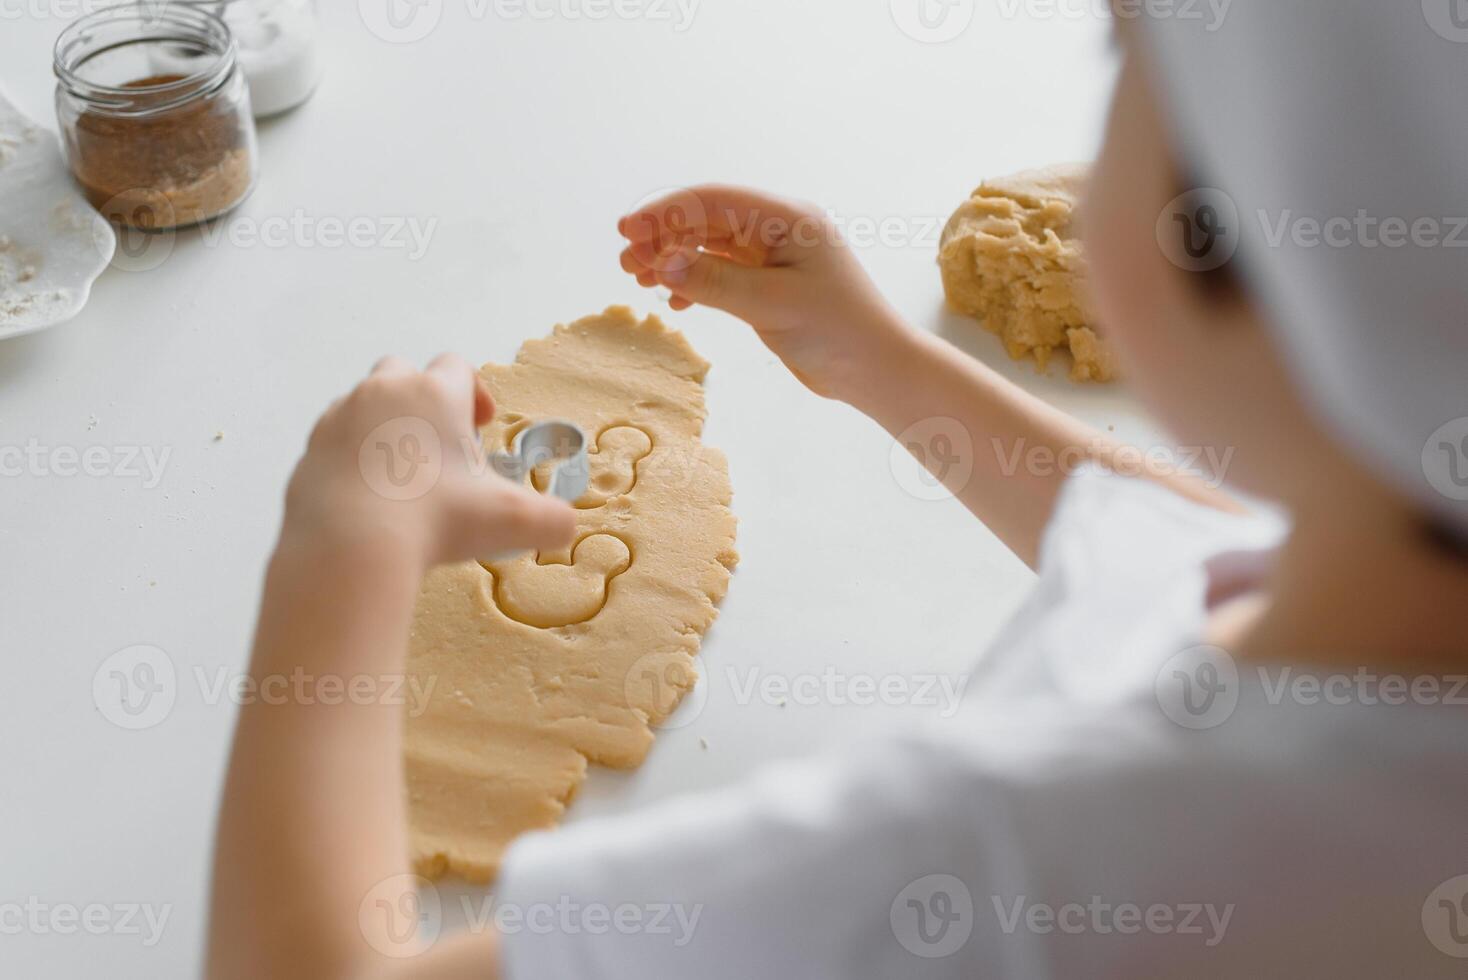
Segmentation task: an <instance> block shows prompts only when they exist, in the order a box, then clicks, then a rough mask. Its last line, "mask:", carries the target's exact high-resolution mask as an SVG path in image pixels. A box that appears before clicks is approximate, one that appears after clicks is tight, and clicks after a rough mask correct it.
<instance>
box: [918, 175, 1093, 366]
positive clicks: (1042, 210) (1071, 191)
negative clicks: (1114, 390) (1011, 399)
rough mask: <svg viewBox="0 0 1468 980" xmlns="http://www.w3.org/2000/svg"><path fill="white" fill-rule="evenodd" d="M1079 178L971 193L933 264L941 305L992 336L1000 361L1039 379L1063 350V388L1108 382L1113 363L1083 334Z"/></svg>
mask: <svg viewBox="0 0 1468 980" xmlns="http://www.w3.org/2000/svg"><path fill="white" fill-rule="evenodd" d="M1089 173H1090V167H1089V165H1087V164H1066V165H1060V166H1054V167H1046V168H1044V169H1040V170H1030V171H1025V172H1023V173H1018V174H1014V175H1012V176H1009V177H1002V178H998V179H995V180H988V181H985V182H984V183H982V184H980V185H979V187H978V189H977V190H975V191H974V192H973V195H972V196H971V197H970V198H969V199H968V200H967V201H965V202H964V203H963V204H962V205H960V206H959V208H958V210H957V211H956V212H954V215H953V217H952V218H950V219H949V221H948V227H947V228H946V229H944V231H943V242H942V246H941V249H940V251H939V255H938V264H939V266H940V267H941V269H942V272H943V289H944V292H945V293H947V295H948V302H949V303H950V304H951V305H952V306H953V307H954V308H955V309H957V310H959V311H960V312H963V313H966V314H968V315H969V316H974V317H978V318H979V319H980V320H982V321H983V323H984V326H985V327H987V328H988V329H989V330H991V331H993V332H994V333H996V334H998V335H999V336H1000V338H1001V339H1002V340H1003V341H1004V347H1005V350H1007V351H1008V352H1009V356H1010V357H1012V358H1015V359H1016V360H1019V359H1021V358H1024V357H1027V356H1028V357H1033V358H1034V360H1035V363H1036V365H1037V366H1038V367H1039V369H1040V370H1041V371H1044V370H1045V368H1046V366H1047V364H1048V363H1049V360H1050V355H1051V354H1052V353H1053V352H1054V351H1056V350H1069V351H1070V354H1071V365H1072V366H1071V371H1070V376H1071V379H1072V380H1073V381H1110V380H1112V379H1113V378H1114V377H1115V376H1116V359H1115V356H1114V355H1113V353H1112V351H1111V350H1110V348H1109V347H1108V346H1107V345H1106V343H1105V342H1104V341H1103V340H1102V339H1101V338H1100V337H1098V336H1097V335H1096V332H1095V330H1094V329H1093V327H1092V324H1093V322H1094V318H1093V316H1092V312H1091V309H1090V305H1089V303H1088V301H1087V298H1086V261H1085V255H1084V252H1083V251H1082V248H1081V242H1080V239H1079V237H1078V236H1077V234H1076V230H1075V213H1076V207H1077V205H1078V204H1079V203H1080V198H1081V194H1082V192H1083V190H1084V187H1085V183H1086V179H1087V177H1088V176H1089Z"/></svg>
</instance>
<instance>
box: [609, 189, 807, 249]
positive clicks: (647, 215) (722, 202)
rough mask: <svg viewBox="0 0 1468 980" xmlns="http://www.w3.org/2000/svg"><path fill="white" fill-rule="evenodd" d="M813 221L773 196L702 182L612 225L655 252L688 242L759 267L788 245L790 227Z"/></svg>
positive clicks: (798, 207)
mask: <svg viewBox="0 0 1468 980" xmlns="http://www.w3.org/2000/svg"><path fill="white" fill-rule="evenodd" d="M813 220H816V219H815V215H814V214H813V213H812V211H811V210H810V209H809V208H806V207H804V206H802V205H799V204H795V203H793V202H790V201H786V200H784V199H783V198H779V197H775V196H774V195H770V194H765V193H763V192H760V191H754V190H750V189H749V188H744V187H730V186H727V185H723V184H704V185H701V186H698V187H690V188H687V189H684V190H679V191H674V192H672V193H671V194H667V195H665V196H663V197H661V198H658V199H657V200H654V201H651V202H649V203H648V204H646V205H644V206H643V207H641V208H638V209H637V210H636V211H634V212H633V213H631V214H629V215H627V216H625V217H624V218H622V219H621V220H620V221H618V222H617V230H618V231H620V232H621V233H622V235H623V236H624V237H625V238H627V240H628V241H631V242H632V243H634V244H650V245H652V246H653V248H654V250H658V251H661V250H665V249H667V248H668V247H670V246H681V245H686V244H688V243H690V242H692V243H694V244H698V245H702V246H705V247H708V248H712V249H713V250H714V251H720V252H724V253H725V254H728V255H735V256H737V257H739V258H740V259H741V260H745V261H758V262H759V263H760V264H763V262H764V261H765V260H767V259H768V258H770V257H771V256H772V255H776V254H777V253H779V252H780V250H782V249H784V248H785V247H787V246H788V244H789V241H790V236H791V232H792V230H793V229H794V228H796V227H797V226H798V225H799V224H800V223H801V222H806V221H813ZM720 244H722V245H725V246H727V247H717V245H720Z"/></svg>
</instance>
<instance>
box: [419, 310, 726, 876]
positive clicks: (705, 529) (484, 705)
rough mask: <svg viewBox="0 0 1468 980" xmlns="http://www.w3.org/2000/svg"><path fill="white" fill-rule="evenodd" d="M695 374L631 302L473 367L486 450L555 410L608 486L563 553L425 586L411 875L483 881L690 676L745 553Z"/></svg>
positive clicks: (667, 333) (440, 572) (635, 748)
mask: <svg viewBox="0 0 1468 980" xmlns="http://www.w3.org/2000/svg"><path fill="white" fill-rule="evenodd" d="M707 371H708V362H706V361H704V360H703V359H702V358H701V357H699V356H698V354H697V353H695V352H694V350H693V348H692V347H690V346H689V344H688V342H687V341H686V340H685V339H684V338H683V336H682V335H681V334H679V333H676V332H674V331H671V330H669V329H668V328H667V327H665V326H664V325H663V324H662V323H661V322H660V321H659V320H657V318H655V317H649V318H647V319H646V320H644V321H642V322H638V320H637V319H636V318H635V317H634V316H633V315H632V312H631V311H630V310H628V309H626V308H625V307H614V308H612V309H609V310H607V311H606V312H605V313H603V314H601V315H600V316H593V317H587V318H586V319H583V320H578V321H577V322H575V323H572V324H570V325H569V326H558V327H556V329H555V332H554V333H553V334H552V335H551V336H550V337H547V338H544V339H540V340H531V341H527V342H526V343H525V344H524V345H523V346H522V347H521V348H520V353H519V356H518V357H517V358H516V360H515V363H513V364H510V365H488V366H486V367H485V368H484V369H483V370H482V372H481V375H482V377H483V378H484V380H485V382H486V383H487V384H488V385H489V388H490V390H491V392H493V394H494V399H495V404H496V405H497V406H499V411H500V414H499V415H498V417H497V418H496V419H495V421H494V422H492V423H491V424H490V425H489V426H488V427H486V429H485V431H484V432H483V433H482V436H483V439H484V444H485V445H486V446H487V447H502V446H504V445H505V444H506V436H507V435H511V436H512V435H513V433H514V432H515V431H518V430H519V429H522V428H523V427H524V426H525V425H527V424H529V422H530V421H532V420H535V419H552V418H556V419H565V420H566V421H569V422H574V423H576V424H577V425H579V426H581V428H582V429H583V430H584V431H586V432H588V433H593V432H594V433H598V446H597V449H598V452H597V453H596V454H595V455H594V456H592V457H591V458H592V460H593V483H595V481H596V476H597V475H598V473H599V472H609V473H611V474H612V475H613V477H615V480H613V479H611V478H608V480H606V481H603V486H602V487H601V488H599V489H598V490H597V492H598V493H601V494H604V495H605V499H604V500H603V502H602V503H601V504H600V505H599V506H592V507H587V508H584V509H580V510H578V511H577V515H576V516H577V538H578V539H579V541H580V544H579V545H578V546H577V547H576V549H575V550H574V552H573V553H563V554H560V555H554V554H549V553H546V554H542V555H540V556H539V558H538V559H536V558H530V557H528V556H526V557H523V558H521V559H516V560H514V561H511V562H489V563H488V564H489V566H490V568H488V569H487V568H485V567H484V566H482V565H480V564H479V563H477V562H464V563H461V564H455V565H447V566H443V567H441V568H437V569H434V570H433V571H432V572H431V573H429V575H428V577H427V578H426V579H425V581H424V584H423V588H422V591H421V593H420V595H419V599H418V608H417V611H416V613H415V615H414V621H413V629H412V635H411V638H410V646H409V658H408V668H409V670H410V671H412V672H413V674H414V675H415V676H416V677H417V678H418V679H419V681H420V683H422V684H423V685H424V687H423V689H424V690H428V691H430V692H431V693H430V696H429V697H428V699H427V702H426V704H425V705H422V706H415V707H418V708H419V710H415V711H412V712H409V713H408V716H407V718H406V720H405V725H404V734H403V751H404V762H405V767H406V780H407V795H408V806H409V815H410V822H411V833H412V852H413V862H414V866H415V868H416V869H417V870H418V871H419V873H421V874H424V875H427V876H430V877H436V876H438V875H441V874H444V873H448V872H453V873H456V874H459V875H462V876H464V877H466V878H468V879H470V880H472V881H488V880H490V879H492V878H493V877H494V876H495V874H496V873H497V871H498V869H499V863H500V859H501V856H502V855H503V853H504V850H505V848H506V847H507V846H508V845H509V843H510V841H512V840H513V839H514V838H515V837H516V836H517V835H519V834H521V833H523V832H525V831H528V830H536V829H545V828H549V827H553V826H555V824H556V823H557V822H559V820H560V818H561V816H562V815H563V814H564V812H565V809H566V806H567V805H568V804H569V802H570V800H571V798H572V797H573V796H574V795H575V793H576V790H577V788H578V787H579V786H580V785H581V782H582V780H583V779H584V778H585V776H586V768H587V764H588V762H592V763H596V764H598V765H604V766H611V767H614V768H619V769H631V768H634V767H636V766H637V765H639V764H640V763H641V762H642V760H643V759H644V758H645V757H646V755H647V752H648V749H649V748H650V747H651V745H652V741H653V726H655V725H657V724H659V723H660V722H662V721H663V720H664V719H665V718H666V717H667V716H668V715H669V714H670V713H671V712H672V711H673V710H675V709H676V708H677V707H678V704H679V702H680V701H681V699H682V697H683V695H684V694H686V693H687V691H688V690H690V689H691V688H692V687H693V684H694V682H695V681H696V679H697V671H696V667H695V663H694V655H695V654H696V653H697V652H698V648H699V644H700V641H701V638H702V635H703V633H704V632H705V631H706V630H707V629H708V628H709V626H710V625H711V624H712V623H713V621H714V618H715V616H716V615H717V608H716V606H715V603H717V602H718V601H719V600H720V599H722V598H723V596H724V593H725V591H726V590H727V588H728V583H729V575H730V570H731V569H732V568H733V567H734V564H735V562H736V561H737V560H738V555H737V554H736V553H735V550H734V529H735V522H734V515H733V514H732V513H731V512H730V510H729V502H730V489H729V475H728V465H727V463H726V462H725V460H724V456H723V454H722V453H720V452H718V451H717V450H715V449H711V448H709V447H707V446H704V445H703V443H702V442H701V440H700V438H699V437H700V433H701V432H702V429H703V420H704V416H705V410H704V398H703V377H704V375H705V373H706V372H707ZM622 429H632V430H635V431H636V432H638V433H640V434H641V435H642V436H643V437H644V438H645V439H646V440H647V442H646V450H647V451H646V454H645V455H643V456H641V457H640V458H633V457H635V456H636V453H637V452H638V451H640V450H638V445H639V443H638V442H637V440H636V439H635V437H634V436H633V435H632V434H631V433H627V432H620V431H618V430H622ZM607 436H610V437H611V439H610V440H608V439H607V438H606V437H607ZM598 456H606V459H605V460H602V461H599V462H598V461H597V457H598ZM629 459H630V460H631V461H630V463H629V462H628V460H629ZM632 477H635V479H631V478H632ZM624 482H625V483H626V486H627V489H626V490H621V487H622V486H623V483H624ZM618 491H620V492H618ZM618 548H622V549H625V556H626V559H627V564H626V566H625V568H624V569H623V570H621V571H619V572H615V573H614V572H612V571H611V570H610V569H614V568H615V567H616V566H617V564H618V560H617V559H618V557H619V555H620V554H621V553H620V552H618V553H616V554H614V552H616V551H617V549H618ZM588 549H589V550H588ZM583 563H585V564H584V566H583ZM532 566H533V567H532ZM493 568H498V569H499V575H500V577H499V578H498V579H497V577H496V574H495V572H493V571H491V570H490V569H493ZM501 579H502V581H501ZM497 585H499V587H500V588H499V590H498V591H499V599H496V592H497V589H496V586H497ZM588 612H589V613H590V615H589V616H583V614H585V613H588ZM526 620H528V621H529V622H527V621H526ZM563 620H564V621H565V622H564V623H562V621H563ZM572 620H579V621H576V622H572ZM536 623H545V624H552V625H545V626H542V625H535V624H536ZM648 677H656V678H661V682H660V683H656V684H654V683H650V682H648ZM430 681H431V682H432V684H433V686H432V687H431V688H430V687H428V684H429V683H430Z"/></svg>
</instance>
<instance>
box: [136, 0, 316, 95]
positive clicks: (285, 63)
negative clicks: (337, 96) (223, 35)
mask: <svg viewBox="0 0 1468 980" xmlns="http://www.w3.org/2000/svg"><path fill="white" fill-rule="evenodd" d="M186 2H189V3H192V4H194V5H196V6H198V7H200V8H202V9H205V10H208V11H209V12H211V13H213V14H216V15H217V16H219V17H221V18H222V19H223V20H224V23H225V24H226V25H227V26H228V27H229V29H230V31H231V33H233V34H234V38H235V43H236V44H237V45H238V60H239V66H240V70H241V71H243V72H244V74H245V81H246V83H248V85H249V87H250V106H251V108H252V110H253V112H254V113H255V117H256V118H261V117H264V116H273V115H275V114H276V113H280V112H285V111H286V110H287V109H294V108H295V107H296V106H298V105H300V104H301V103H302V102H305V101H306V100H307V99H309V98H310V97H311V93H312V92H314V91H315V90H316V83H317V82H318V81H320V79H321V57H320V52H319V47H320V34H321V28H320V22H319V21H318V20H317V17H316V4H315V0H186ZM188 57H189V55H188V54H187V53H186V52H185V51H184V50H183V49H181V48H180V49H177V50H172V49H167V50H164V51H161V52H160V53H159V55H158V56H157V59H156V60H158V61H159V62H160V63H159V64H157V65H155V66H154V67H155V70H157V71H160V72H183V71H185V69H186V68H187V65H186V62H187V59H188Z"/></svg>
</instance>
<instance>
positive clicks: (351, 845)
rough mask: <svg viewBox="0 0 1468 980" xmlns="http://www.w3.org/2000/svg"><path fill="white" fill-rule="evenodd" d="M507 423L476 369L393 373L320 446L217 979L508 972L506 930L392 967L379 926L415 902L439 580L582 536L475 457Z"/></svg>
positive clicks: (276, 589) (272, 598)
mask: <svg viewBox="0 0 1468 980" xmlns="http://www.w3.org/2000/svg"><path fill="white" fill-rule="evenodd" d="M492 411H493V406H492V404H491V402H490V400H489V394H488V392H487V391H486V390H485V389H484V387H483V384H482V383H481V382H480V381H479V380H478V378H477V377H476V375H475V373H474V371H473V370H472V368H470V367H469V365H468V364H466V363H465V362H464V361H462V360H460V359H458V358H450V357H444V358H439V359H438V360H436V361H435V362H434V363H433V364H431V365H430V366H429V367H428V369H427V370H426V371H423V372H419V371H417V370H414V369H413V368H411V367H409V366H408V365H407V364H405V363H403V362H401V361H398V360H396V359H389V360H386V361H383V362H382V363H380V364H379V365H378V366H377V367H376V368H375V369H374V370H373V373H372V375H371V377H369V378H368V379H367V380H366V381H364V382H362V384H361V385H359V386H358V387H357V389H356V390H355V391H353V392H352V394H351V395H349V396H348V397H347V398H345V399H343V400H342V401H340V402H338V403H337V404H335V405H333V406H332V407H331V408H330V409H329V410H328V411H327V413H326V415H325V416H324V417H323V418H322V420H321V422H320V423H319V424H318V425H317V427H316V430H315V431H314V432H313V433H312V435H311V441H310V445H309V446H308V447H307V451H306V455H305V457H304V458H303V459H302V461H301V463H300V465H299V467H297V469H296V473H295V475H294V477H293V478H292V480H291V485H290V489H289V491H288V493H287V498H286V518H285V524H284V527H283V529H282V532H281V537H280V543H279V545H278V547H277V549H276V553H275V555H274V557H273V558H272V560H271V563H270V569H269V572H268V575H267V579H266V585H265V598H264V603H263V606H262V608H261V612H260V622H259V627H258V632H257V635H256V638H255V648H254V655H253V659H252V661H251V676H252V677H253V679H254V680H255V681H256V682H257V683H258V684H260V685H261V687H260V688H259V690H260V692H261V696H260V697H258V698H255V699H252V700H251V702H250V703H248V704H246V705H245V706H244V707H243V709H242V710H241V712H240V719H239V728H238V731H237V733H236V737H235V745H234V754H233V757H232V759H231V762H230V768H229V777H228V781H227V783H226V786H225V793H224V802H223V806H222V811H221V815H220V822H219V837H218V842H217V853H216V856H215V866H214V885H213V904H212V910H211V915H210V929H209V959H208V975H209V977H211V978H250V980H258V978H261V977H273V978H293V977H302V978H312V980H315V978H333V980H334V978H356V977H363V978H383V980H390V978H394V977H399V976H402V977H406V976H413V977H423V978H439V977H443V978H451V977H452V978H458V977H463V978H470V977H475V978H479V977H493V976H496V975H497V969H498V968H497V951H496V950H495V949H494V939H493V937H492V936H491V935H488V934H484V935H478V936H469V937H463V938H460V939H455V940H445V941H444V942H441V943H438V944H437V945H435V946H434V948H433V949H432V950H431V951H429V952H427V953H424V954H423V955H420V956H416V957H413V958H411V959H403V960H395V959H394V958H393V957H392V956H390V955H384V953H383V952H382V951H383V950H386V951H388V952H389V953H391V952H393V951H394V950H395V948H396V947H395V941H396V942H401V936H392V935H389V934H387V929H388V926H389V924H390V921H389V919H388V917H387V916H386V915H379V914H377V912H378V911H379V910H380V909H399V908H403V906H401V905H399V904H398V903H399V902H402V901H411V896H410V895H409V893H410V892H411V891H412V885H411V882H410V880H409V877H408V874H409V871H410V868H409V865H408V839H407V827H406V820H405V814H404V799H403V774H402V743H401V723H402V713H403V704H402V701H401V699H400V697H399V696H398V693H397V692H399V691H400V690H401V689H402V688H401V686H400V685H399V684H398V683H397V679H398V678H400V677H401V676H402V672H403V669H404V667H403V661H404V656H405V653H406V647H407V637H408V629H409V625H410V622H411V619H412V614H413V606H414V602H415V600H416V597H417V594H418V587H419V581H420V579H421V577H422V575H423V573H424V571H425V570H426V569H428V568H429V567H430V566H432V565H433V564H435V563H438V562H443V561H450V560H457V559H466V558H471V557H474V556H477V555H485V554H492V553H494V552H496V551H502V550H504V549H506V548H516V547H559V546H563V545H564V544H566V543H567V542H569V541H570V539H571V536H572V533H573V528H574V515H573V513H572V511H571V510H570V508H568V507H566V506H565V505H564V504H561V503H560V502H558V501H555V500H552V499H550V498H547V497H542V496H540V495H539V494H536V493H534V492H532V491H530V490H529V489H526V488H522V487H518V486H516V485H514V484H512V483H510V482H509V481H506V480H503V479H501V478H499V477H497V476H495V475H493V474H492V473H487V472H486V471H485V469H484V468H483V467H482V465H479V464H482V460H478V461H477V462H476V459H475V455H474V453H475V447H477V435H476V431H475V426H476V425H482V424H484V423H486V422H488V421H489V418H490V415H491V414H492ZM410 467H419V468H420V469H417V470H413V469H410ZM435 472H436V474H437V475H436V478H434V473H435ZM404 497H409V498H410V499H390V498H404ZM298 678H299V679H298ZM267 684H270V685H272V686H271V687H268V688H267V687H266V686H265V685H267ZM354 685H356V686H355V687H354ZM267 691H271V692H274V693H273V694H272V695H271V696H269V697H266V696H265V693H266V692H267ZM343 692H346V694H345V695H344V694H343ZM364 905H365V906H367V912H366V914H365V915H359V913H361V911H362V910H363V908H364ZM397 924H398V925H399V926H401V925H403V920H402V919H401V918H399V920H398V922H397Z"/></svg>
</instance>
